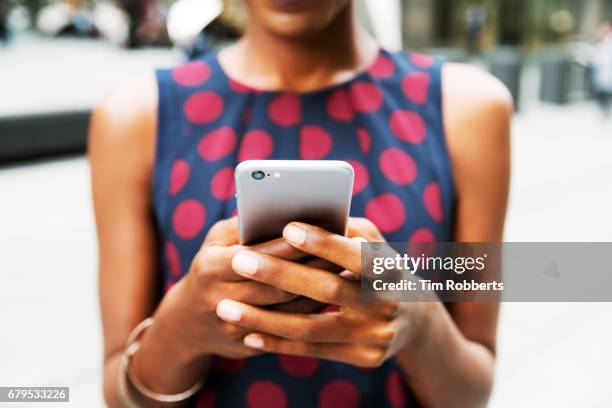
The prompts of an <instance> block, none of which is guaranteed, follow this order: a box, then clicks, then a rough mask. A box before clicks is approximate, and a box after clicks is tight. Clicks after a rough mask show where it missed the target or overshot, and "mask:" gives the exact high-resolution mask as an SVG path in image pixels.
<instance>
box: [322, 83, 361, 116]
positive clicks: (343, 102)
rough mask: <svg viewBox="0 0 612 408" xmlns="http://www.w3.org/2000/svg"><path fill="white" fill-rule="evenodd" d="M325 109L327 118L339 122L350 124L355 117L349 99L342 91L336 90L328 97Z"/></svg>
mask: <svg viewBox="0 0 612 408" xmlns="http://www.w3.org/2000/svg"><path fill="white" fill-rule="evenodd" d="M326 109H327V113H328V114H329V116H331V118H332V119H335V120H337V121H339V122H350V121H352V120H353V118H354V117H355V115H354V112H353V108H352V106H351V99H350V97H349V95H348V92H346V90H344V89H338V90H337V91H334V92H333V93H332V94H331V95H329V98H327V104H326Z"/></svg>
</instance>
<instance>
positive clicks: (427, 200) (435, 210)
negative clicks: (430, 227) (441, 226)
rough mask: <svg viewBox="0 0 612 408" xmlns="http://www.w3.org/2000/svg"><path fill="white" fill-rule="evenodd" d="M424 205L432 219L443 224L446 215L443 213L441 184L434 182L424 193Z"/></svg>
mask: <svg viewBox="0 0 612 408" xmlns="http://www.w3.org/2000/svg"><path fill="white" fill-rule="evenodd" d="M423 203H424V204H425V208H426V209H427V212H428V213H429V215H431V218H433V219H434V220H436V221H438V222H442V219H443V218H444V214H443V211H442V196H441V192H440V184H438V183H436V182H435V181H434V182H431V183H429V184H428V185H427V186H426V187H425V191H424V192H423Z"/></svg>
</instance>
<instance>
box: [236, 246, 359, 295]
mask: <svg viewBox="0 0 612 408" xmlns="http://www.w3.org/2000/svg"><path fill="white" fill-rule="evenodd" d="M232 267H233V268H234V271H235V272H236V273H237V274H239V275H242V276H244V277H247V278H249V279H253V280H256V281H259V282H263V283H266V284H268V285H272V286H275V287H277V288H279V289H282V290H284V291H287V292H291V293H295V294H298V295H303V296H306V297H309V298H311V299H314V300H318V301H319V302H323V303H330V304H334V305H347V306H354V307H360V305H361V300H360V290H359V284H358V283H356V282H352V281H348V280H346V279H343V278H341V277H340V276H338V275H337V274H334V273H330V272H328V271H324V270H322V269H317V268H313V267H310V266H308V265H303V264H298V263H294V262H289V261H285V260H283V259H278V258H275V257H272V256H269V255H264V254H257V253H255V252H251V251H240V252H238V253H237V254H236V255H234V258H233V260H232Z"/></svg>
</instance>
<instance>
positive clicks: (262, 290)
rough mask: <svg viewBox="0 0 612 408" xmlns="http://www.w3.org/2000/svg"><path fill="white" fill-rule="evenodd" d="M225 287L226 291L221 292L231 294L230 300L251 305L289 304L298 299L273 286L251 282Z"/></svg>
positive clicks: (231, 284) (234, 283) (230, 284)
mask: <svg viewBox="0 0 612 408" xmlns="http://www.w3.org/2000/svg"><path fill="white" fill-rule="evenodd" d="M227 285H228V286H227V291H223V293H224V294H226V295H227V293H231V297H232V299H234V300H237V301H239V302H244V303H249V304H252V305H258V306H267V305H274V304H277V303H284V302H289V301H290V300H293V299H295V298H297V297H298V295H295V294H293V293H289V292H285V291H284V290H280V289H278V288H276V287H274V286H270V285H266V284H264V283H259V282H254V281H251V280H247V281H242V282H233V283H228V284H227Z"/></svg>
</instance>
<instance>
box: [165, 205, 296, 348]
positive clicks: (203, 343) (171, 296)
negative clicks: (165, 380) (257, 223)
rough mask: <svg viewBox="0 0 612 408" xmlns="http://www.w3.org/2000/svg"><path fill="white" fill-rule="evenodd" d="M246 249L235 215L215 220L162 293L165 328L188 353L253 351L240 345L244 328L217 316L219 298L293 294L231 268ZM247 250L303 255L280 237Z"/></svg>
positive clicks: (269, 299)
mask: <svg viewBox="0 0 612 408" xmlns="http://www.w3.org/2000/svg"><path fill="white" fill-rule="evenodd" d="M246 248H248V247H245V246H241V245H238V229H237V221H236V218H235V217H234V218H231V219H228V220H223V221H219V222H217V223H216V224H215V225H213V226H212V228H211V229H210V231H209V232H208V234H207V236H206V238H205V240H204V243H203V245H202V247H201V248H200V250H199V251H198V253H197V254H196V256H195V257H194V259H193V262H192V264H191V267H190V269H189V272H188V274H187V275H186V276H185V278H183V279H182V280H181V281H179V282H178V283H177V284H176V285H175V286H174V287H173V288H172V289H171V290H170V292H169V293H168V295H167V296H166V297H165V298H164V300H163V302H162V306H160V309H163V308H164V307H168V308H169V309H172V312H173V313H172V320H173V321H172V323H171V324H172V330H170V331H168V333H171V335H172V336H174V337H175V338H181V339H182V340H183V342H184V343H185V344H184V345H183V347H184V350H185V353H186V354H187V355H189V356H194V355H195V356H201V355H210V354H218V355H221V356H224V357H228V358H242V357H248V356H252V355H254V354H257V352H256V351H255V350H253V349H252V348H248V347H245V346H244V345H243V344H242V338H243V337H244V335H245V332H244V330H243V329H241V328H239V327H237V326H235V325H231V324H227V323H224V322H222V321H220V320H219V319H218V318H217V316H216V314H215V309H216V307H217V304H218V303H219V301H221V300H222V299H226V298H230V299H234V300H236V301H239V302H244V303H248V304H252V305H259V306H267V305H273V304H277V303H283V302H287V301H290V300H292V299H294V298H296V297H297V295H294V294H291V293H288V292H286V291H283V290H281V289H278V288H276V287H273V286H270V285H267V284H264V283H260V282H255V281H253V280H250V279H245V278H244V277H242V276H240V275H236V274H235V273H234V271H233V269H232V267H231V262H232V258H233V256H234V255H235V254H236V253H238V252H239V251H241V250H243V249H246ZM249 249H250V250H252V251H257V252H261V253H264V254H269V256H276V257H281V258H285V259H294V260H297V259H300V258H301V257H304V256H305V255H304V254H303V253H301V252H300V251H296V250H295V249H293V248H291V247H290V246H289V245H287V244H286V243H284V242H282V239H278V240H274V241H269V242H267V243H264V244H260V245H256V246H253V247H250V248H249ZM167 305H168V306H167ZM166 320H169V319H165V320H162V319H159V321H160V324H166V323H165V321H166ZM156 321H158V319H156ZM177 331H178V333H177ZM177 335H178V336H177Z"/></svg>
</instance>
